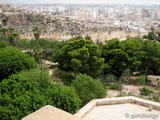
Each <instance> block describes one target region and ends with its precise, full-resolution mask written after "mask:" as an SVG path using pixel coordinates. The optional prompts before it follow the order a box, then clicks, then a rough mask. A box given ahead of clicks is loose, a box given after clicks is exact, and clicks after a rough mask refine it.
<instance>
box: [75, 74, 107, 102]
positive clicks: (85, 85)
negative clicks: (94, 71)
mask: <svg viewBox="0 0 160 120" xmlns="http://www.w3.org/2000/svg"><path fill="white" fill-rule="evenodd" d="M73 86H74V87H75V89H76V91H77V93H78V95H79V96H80V98H81V100H82V103H83V105H85V104H86V103H88V102H89V101H90V100H92V99H97V98H103V97H105V95H106V90H105V89H104V88H103V86H102V83H101V82H99V81H97V80H94V79H93V78H91V77H89V76H87V75H82V74H79V75H78V76H77V77H76V80H75V81H74V82H73Z"/></svg>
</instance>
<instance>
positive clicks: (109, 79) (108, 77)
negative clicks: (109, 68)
mask: <svg viewBox="0 0 160 120" xmlns="http://www.w3.org/2000/svg"><path fill="white" fill-rule="evenodd" d="M117 80H118V78H117V77H116V76H115V75H113V74H107V75H106V76H105V77H104V78H103V80H102V81H103V82H105V83H112V82H115V81H117Z"/></svg>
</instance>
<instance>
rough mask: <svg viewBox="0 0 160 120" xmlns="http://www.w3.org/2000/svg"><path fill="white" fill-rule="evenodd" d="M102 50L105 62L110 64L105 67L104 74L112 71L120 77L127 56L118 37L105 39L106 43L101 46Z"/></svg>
mask: <svg viewBox="0 0 160 120" xmlns="http://www.w3.org/2000/svg"><path fill="white" fill-rule="evenodd" d="M102 51H103V52H102V57H104V58H105V64H106V65H107V66H110V67H107V69H105V71H104V74H107V73H112V74H115V75H116V76H117V77H120V76H121V75H122V73H123V72H124V71H125V70H126V69H127V67H128V64H129V56H128V54H127V53H126V52H124V51H123V50H122V49H121V47H120V41H119V40H118V39H113V40H109V41H107V42H106V44H104V45H103V46H102ZM108 68H110V69H108Z"/></svg>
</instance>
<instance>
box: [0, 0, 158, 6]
mask: <svg viewBox="0 0 160 120" xmlns="http://www.w3.org/2000/svg"><path fill="white" fill-rule="evenodd" d="M0 3H2V4H4V3H45V4H46V3H48V4H51V3H73V4H76V3H77V4H140V5H143V4H144V5H151V4H159V5H160V0H0Z"/></svg>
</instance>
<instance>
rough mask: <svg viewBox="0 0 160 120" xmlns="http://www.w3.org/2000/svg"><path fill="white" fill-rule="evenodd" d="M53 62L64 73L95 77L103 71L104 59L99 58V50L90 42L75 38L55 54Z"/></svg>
mask: <svg viewBox="0 0 160 120" xmlns="http://www.w3.org/2000/svg"><path fill="white" fill-rule="evenodd" d="M53 61H54V62H58V63H59V65H60V67H61V68H62V69H64V70H66V71H67V70H68V71H76V72H81V73H86V74H88V75H90V76H92V77H97V76H98V75H100V74H101V72H102V70H103V63H104V58H101V50H100V49H99V46H98V45H96V44H94V43H93V42H92V40H84V39H83V38H82V37H75V38H73V39H71V40H69V41H68V42H67V43H66V44H65V45H64V46H63V47H62V48H61V49H60V50H59V51H58V52H57V53H56V54H55V56H54V60H53Z"/></svg>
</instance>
